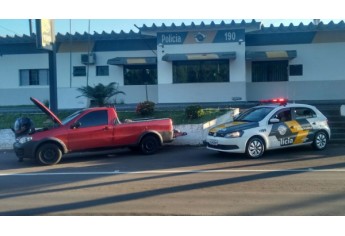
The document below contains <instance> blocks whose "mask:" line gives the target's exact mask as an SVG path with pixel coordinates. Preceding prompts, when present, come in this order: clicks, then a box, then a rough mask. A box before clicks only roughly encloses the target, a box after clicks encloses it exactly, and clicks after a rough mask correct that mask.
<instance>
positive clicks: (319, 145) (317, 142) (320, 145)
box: [313, 131, 328, 150]
mask: <svg viewBox="0 0 345 236" xmlns="http://www.w3.org/2000/svg"><path fill="white" fill-rule="evenodd" d="M327 143H328V136H327V134H326V132H325V131H319V132H317V133H316V134H315V137H314V142H313V147H314V149H316V150H323V149H325V148H326V146H327Z"/></svg>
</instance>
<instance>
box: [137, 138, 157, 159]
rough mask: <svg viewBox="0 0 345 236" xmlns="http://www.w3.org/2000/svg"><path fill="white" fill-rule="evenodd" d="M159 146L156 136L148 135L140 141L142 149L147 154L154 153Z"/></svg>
mask: <svg viewBox="0 0 345 236" xmlns="http://www.w3.org/2000/svg"><path fill="white" fill-rule="evenodd" d="M158 148H159V142H158V140H157V138H156V137H154V136H146V137H144V138H143V139H142V140H141V142H140V150H141V152H142V153H143V154H145V155H150V154H154V153H155V152H157V150H158Z"/></svg>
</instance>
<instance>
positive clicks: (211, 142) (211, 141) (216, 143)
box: [208, 139, 218, 146]
mask: <svg viewBox="0 0 345 236" xmlns="http://www.w3.org/2000/svg"><path fill="white" fill-rule="evenodd" d="M208 142H209V144H211V145H214V146H217V145H218V140H216V139H210V140H209V141H208Z"/></svg>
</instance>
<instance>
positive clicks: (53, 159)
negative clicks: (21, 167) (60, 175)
mask: <svg viewBox="0 0 345 236" xmlns="http://www.w3.org/2000/svg"><path fill="white" fill-rule="evenodd" d="M61 158H62V151H61V149H60V148H59V147H58V146H57V145H56V144H53V143H46V144H43V145H42V146H40V147H39V148H38V150H37V152H36V160H37V161H38V163H40V164H41V165H55V164H57V163H59V162H60V160H61Z"/></svg>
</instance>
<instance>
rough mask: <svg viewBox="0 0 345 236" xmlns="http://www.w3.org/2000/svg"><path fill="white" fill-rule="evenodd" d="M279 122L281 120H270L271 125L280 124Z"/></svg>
mask: <svg viewBox="0 0 345 236" xmlns="http://www.w3.org/2000/svg"><path fill="white" fill-rule="evenodd" d="M279 122H280V120H279V119H277V118H272V119H270V124H274V123H279Z"/></svg>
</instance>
